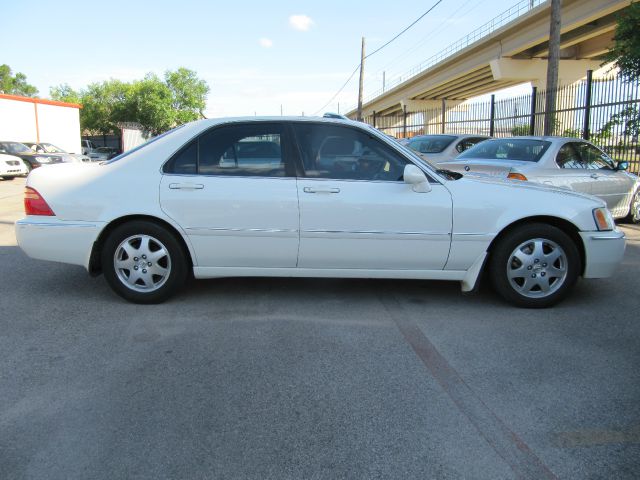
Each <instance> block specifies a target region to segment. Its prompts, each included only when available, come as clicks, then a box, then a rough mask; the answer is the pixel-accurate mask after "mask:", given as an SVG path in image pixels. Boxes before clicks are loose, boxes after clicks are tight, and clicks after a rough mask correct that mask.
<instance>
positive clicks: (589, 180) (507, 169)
mask: <svg viewBox="0 0 640 480" xmlns="http://www.w3.org/2000/svg"><path fill="white" fill-rule="evenodd" d="M438 166H439V167H440V168H444V169H448V170H453V171H456V172H459V173H463V174H485V175H491V176H500V177H504V178H511V179H514V180H528V181H531V182H537V183H543V184H548V185H554V186H557V187H564V188H568V189H570V190H575V191H577V192H583V193H589V194H591V195H595V196H596V197H599V198H601V199H602V200H604V201H605V202H606V203H607V207H608V208H609V210H610V211H611V214H612V215H613V217H614V218H618V219H619V218H626V219H627V220H628V221H631V222H634V223H638V222H640V183H639V181H638V177H637V176H636V175H633V174H631V173H628V172H626V171H625V170H626V169H627V168H628V163H627V162H615V161H613V160H612V159H611V158H610V157H609V156H608V155H607V154H606V153H604V152H603V151H602V150H600V149H599V148H598V147H596V146H595V145H593V144H591V143H589V142H587V141H585V140H582V139H579V138H568V137H513V138H499V139H498V138H496V139H491V140H487V141H486V142H482V143H480V144H478V145H476V146H475V147H473V148H470V149H469V150H467V151H466V152H464V153H462V154H461V155H459V156H458V157H457V158H456V159H455V161H452V162H446V163H442V164H440V165H438Z"/></svg>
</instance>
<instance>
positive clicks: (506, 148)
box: [456, 138, 551, 162]
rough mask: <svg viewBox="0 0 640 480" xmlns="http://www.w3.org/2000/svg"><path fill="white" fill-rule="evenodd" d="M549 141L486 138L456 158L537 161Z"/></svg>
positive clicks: (549, 143) (547, 146) (545, 149)
mask: <svg viewBox="0 0 640 480" xmlns="http://www.w3.org/2000/svg"><path fill="white" fill-rule="evenodd" d="M549 145H551V142H547V141H545V140H535V139H528V138H518V139H515V138H504V139H499V140H486V141H484V142H481V143H479V144H477V145H476V146H474V147H471V148H470V149H469V150H466V151H464V152H463V153H461V154H460V155H458V157H457V158H456V160H463V159H466V158H478V159H482V160H520V161H524V162H537V161H538V160H540V158H542V155H544V152H546V151H547V149H548V148H549Z"/></svg>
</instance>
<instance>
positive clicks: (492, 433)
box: [379, 296, 557, 480]
mask: <svg viewBox="0 0 640 480" xmlns="http://www.w3.org/2000/svg"><path fill="white" fill-rule="evenodd" d="M379 298H380V301H381V302H382V304H383V305H384V307H385V309H386V310H387V312H388V314H389V316H390V317H391V318H392V319H393V321H394V322H395V323H396V325H397V327H398V329H399V330H400V332H401V333H402V335H403V336H404V338H405V340H406V341H407V343H409V345H410V346H411V348H412V349H413V351H414V352H415V353H416V355H417V356H418V357H419V358H420V360H421V361H422V363H423V364H424V365H425V367H427V369H428V370H429V372H430V373H431V375H433V377H434V378H435V380H436V381H437V382H438V383H439V384H440V386H441V387H442V388H443V390H444V391H445V392H446V394H447V395H448V396H449V397H450V398H451V400H453V403H454V404H455V405H456V406H457V407H458V409H459V410H460V411H461V412H462V413H463V414H464V415H465V416H466V417H467V418H468V419H469V420H470V421H471V423H472V424H473V426H474V427H475V428H476V429H477V430H478V432H479V433H480V435H482V437H483V438H484V439H485V440H486V442H487V443H488V444H489V445H490V446H491V447H492V448H493V449H494V450H495V451H496V453H497V454H498V455H499V456H500V457H501V458H502V459H504V461H505V462H506V463H507V464H508V465H509V466H510V467H511V469H512V470H513V471H514V473H515V474H516V475H517V476H518V477H519V478H525V479H532V480H533V479H535V480H538V479H557V477H556V475H555V474H554V473H553V472H552V471H551V470H550V469H549V467H547V466H546V465H545V464H544V463H542V461H541V460H540V459H539V458H538V457H537V456H536V454H535V453H533V451H531V449H530V448H529V447H528V445H527V444H526V443H525V442H524V441H523V440H522V439H521V438H520V437H518V435H516V434H515V433H514V432H513V431H511V430H510V429H509V428H508V427H507V426H506V425H505V423H504V422H503V421H502V420H501V419H500V418H498V416H497V415H496V414H495V413H494V412H493V411H492V410H491V409H490V408H489V407H488V406H487V405H486V404H485V403H484V402H483V401H482V400H481V399H480V398H479V397H478V396H477V395H476V394H475V393H474V391H473V390H471V388H470V387H469V386H468V385H467V384H466V383H465V381H464V380H463V379H462V377H461V376H460V375H459V374H458V372H457V371H456V370H455V369H454V368H453V367H452V366H451V365H450V364H449V362H447V360H446V359H445V358H444V357H443V356H442V355H441V354H440V352H438V350H437V349H436V347H435V346H434V345H433V344H432V343H431V341H430V340H429V339H428V338H427V337H426V335H425V334H424V333H423V332H422V330H420V328H419V327H418V325H417V324H416V323H415V322H414V321H413V320H412V319H411V318H410V317H409V315H408V313H407V312H406V310H404V308H403V307H402V305H401V303H400V302H399V301H398V299H397V298H395V297H390V298H389V297H383V296H380V297H379Z"/></svg>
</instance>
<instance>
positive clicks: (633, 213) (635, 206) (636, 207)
mask: <svg viewBox="0 0 640 480" xmlns="http://www.w3.org/2000/svg"><path fill="white" fill-rule="evenodd" d="M624 222H626V223H640V190H636V192H635V193H634V194H633V197H631V203H630V204H629V214H628V215H627V216H626V217H624Z"/></svg>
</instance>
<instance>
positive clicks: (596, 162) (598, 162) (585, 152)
mask: <svg viewBox="0 0 640 480" xmlns="http://www.w3.org/2000/svg"><path fill="white" fill-rule="evenodd" d="M578 149H579V151H580V156H581V157H582V161H583V162H584V164H585V165H586V167H585V168H588V169H590V170H614V169H615V167H614V165H613V161H612V160H611V159H610V158H609V157H608V156H607V155H605V154H604V153H603V152H601V151H600V150H598V149H597V148H596V147H594V146H593V145H589V144H588V143H580V144H579V145H578Z"/></svg>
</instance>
